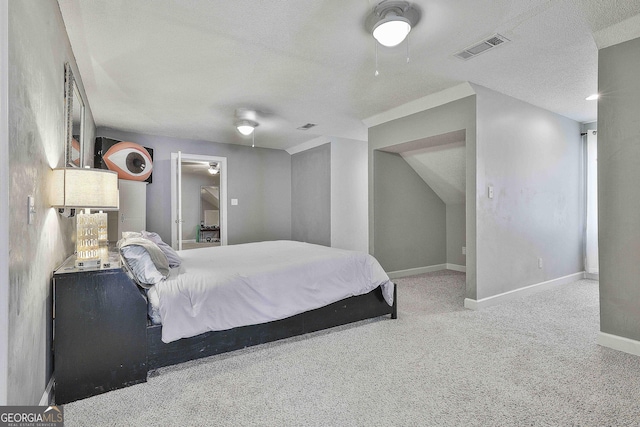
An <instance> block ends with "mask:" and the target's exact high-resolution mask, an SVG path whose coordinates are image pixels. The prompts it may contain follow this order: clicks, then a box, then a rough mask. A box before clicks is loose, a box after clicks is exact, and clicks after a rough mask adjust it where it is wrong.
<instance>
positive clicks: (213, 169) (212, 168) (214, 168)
mask: <svg viewBox="0 0 640 427" xmlns="http://www.w3.org/2000/svg"><path fill="white" fill-rule="evenodd" d="M217 168H218V165H217V164H216V163H209V169H207V172H209V173H210V174H211V175H215V174H217V173H218V172H219V170H218V169H217Z"/></svg>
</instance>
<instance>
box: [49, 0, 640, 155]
mask: <svg viewBox="0 0 640 427" xmlns="http://www.w3.org/2000/svg"><path fill="white" fill-rule="evenodd" d="M376 3H377V2H375V1H365V0H360V1H344V0H290V1H284V0H283V1H255V0H216V1H211V0H191V1H181V0H108V1H107V0H103V1H98V0H59V4H60V9H61V11H62V15H63V18H64V21H65V25H66V27H67V31H68V33H69V38H70V40H71V45H72V47H73V50H74V54H75V56H76V60H77V62H78V67H79V69H80V73H81V75H82V80H83V83H84V85H85V89H86V92H87V96H88V98H89V100H88V102H89V104H90V105H91V109H92V111H93V115H94V118H95V120H96V124H97V125H98V126H103V127H112V128H117V129H121V130H125V131H134V132H141V133H147V134H157V135H166V136H173V137H181V138H190V139H199V140H206V141H217V142H224V143H237V144H246V145H250V144H251V141H250V138H246V137H242V136H241V135H239V134H238V132H236V131H235V129H234V127H233V115H234V111H235V109H236V108H252V109H256V110H259V111H260V112H261V114H260V116H259V117H258V121H259V122H260V126H259V127H258V129H257V131H256V145H257V146H263V147H271V148H280V149H286V148H290V147H293V146H296V145H298V144H301V143H303V142H305V141H308V140H311V139H314V138H317V137H319V136H337V137H342V138H350V139H359V140H366V139H367V127H366V125H365V124H364V123H363V120H364V119H366V118H368V117H371V116H374V115H377V114H380V113H383V112H385V111H387V110H390V109H392V108H395V107H398V106H400V105H402V104H405V103H408V102H411V101H414V100H416V99H418V98H422V97H425V96H427V95H430V94H432V93H435V92H438V91H441V90H444V89H447V88H450V87H453V86H455V85H458V84H460V83H461V82H465V81H471V82H473V83H477V84H480V85H482V86H485V87H488V88H490V89H494V90H496V91H499V92H502V93H505V94H507V95H510V96H514V97H516V98H519V99H522V100H524V101H526V102H529V103H532V104H534V105H538V106H540V107H543V108H546V109H548V110H551V111H554V112H557V113H559V114H562V115H565V116H567V117H570V118H572V119H575V120H578V121H581V122H586V121H592V120H595V119H596V108H597V107H596V103H593V102H591V103H590V102H587V101H585V100H584V98H585V97H586V96H587V95H589V94H590V93H593V92H595V91H596V89H597V45H596V40H594V33H597V34H601V35H602V36H603V38H605V36H606V39H607V43H609V44H613V43H612V42H611V40H614V41H615V40H616V38H622V37H629V31H628V27H629V25H626V27H627V28H626V30H625V28H622V27H625V25H622V24H620V23H624V22H627V23H629V22H635V21H633V19H634V17H635V16H636V15H638V14H640V1H637V0H627V1H624V0H555V1H552V0H510V1H508V0H496V1H478V0H456V1H451V0H424V1H417V2H415V3H416V4H417V5H418V6H419V7H420V8H421V9H422V11H423V16H422V20H421V21H420V23H419V24H418V25H417V26H416V28H415V29H414V30H413V31H412V32H411V34H410V39H409V40H410V46H409V47H410V58H411V61H410V62H409V63H406V58H405V57H406V45H405V44H402V45H401V46H399V47H397V48H391V49H390V48H383V47H380V48H379V49H378V59H379V65H378V69H379V71H380V75H379V76H377V77H375V76H374V70H375V50H374V42H373V38H372V37H371V36H370V35H369V34H367V33H366V31H365V30H364V25H363V24H364V18H365V16H366V14H367V13H368V11H369V10H370V9H371V7H372V6H373V5H375V4H376ZM618 28H620V29H618ZM496 32H498V33H500V34H502V35H504V36H506V37H507V38H509V39H511V42H510V43H508V44H506V45H504V46H501V47H498V48H496V49H493V50H491V51H489V52H487V53H484V54H482V55H479V56H478V57H476V58H474V59H471V60H469V61H461V60H459V59H456V58H454V57H453V56H452V55H453V54H454V53H455V52H457V51H459V50H461V49H462V48H465V47H467V46H469V45H470V44H472V43H474V42H476V41H479V40H481V39H483V38H486V37H488V36H491V35H492V34H494V33H496ZM618 41H624V40H618ZM306 123H317V124H318V126H316V127H314V128H313V129H311V130H308V131H300V130H297V129H296V128H297V127H300V126H302V125H304V124H306Z"/></svg>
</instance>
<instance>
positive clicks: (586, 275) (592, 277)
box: [584, 273, 600, 280]
mask: <svg viewBox="0 0 640 427" xmlns="http://www.w3.org/2000/svg"><path fill="white" fill-rule="evenodd" d="M584 278H585V279H589V280H600V273H584Z"/></svg>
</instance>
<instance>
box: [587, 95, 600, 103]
mask: <svg viewBox="0 0 640 427" xmlns="http://www.w3.org/2000/svg"><path fill="white" fill-rule="evenodd" d="M598 98H600V94H598V93H594V94H593V95H589V96H587V97H586V98H585V99H586V100H587V101H595V100H596V99H598Z"/></svg>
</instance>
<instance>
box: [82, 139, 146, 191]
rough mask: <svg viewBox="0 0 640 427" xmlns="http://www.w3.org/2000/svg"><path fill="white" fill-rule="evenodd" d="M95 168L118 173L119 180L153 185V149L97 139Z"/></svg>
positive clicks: (133, 143)
mask: <svg viewBox="0 0 640 427" xmlns="http://www.w3.org/2000/svg"><path fill="white" fill-rule="evenodd" d="M93 163H94V167H96V168H100V169H109V170H112V171H115V172H117V173H118V178H119V179H127V180H129V181H145V182H148V183H151V182H152V181H151V179H152V172H153V149H152V148H149V147H143V146H142V145H140V144H137V143H135V142H130V141H118V140H115V139H111V138H106V137H103V136H100V137H98V138H96V144H95V153H94V159H93Z"/></svg>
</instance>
